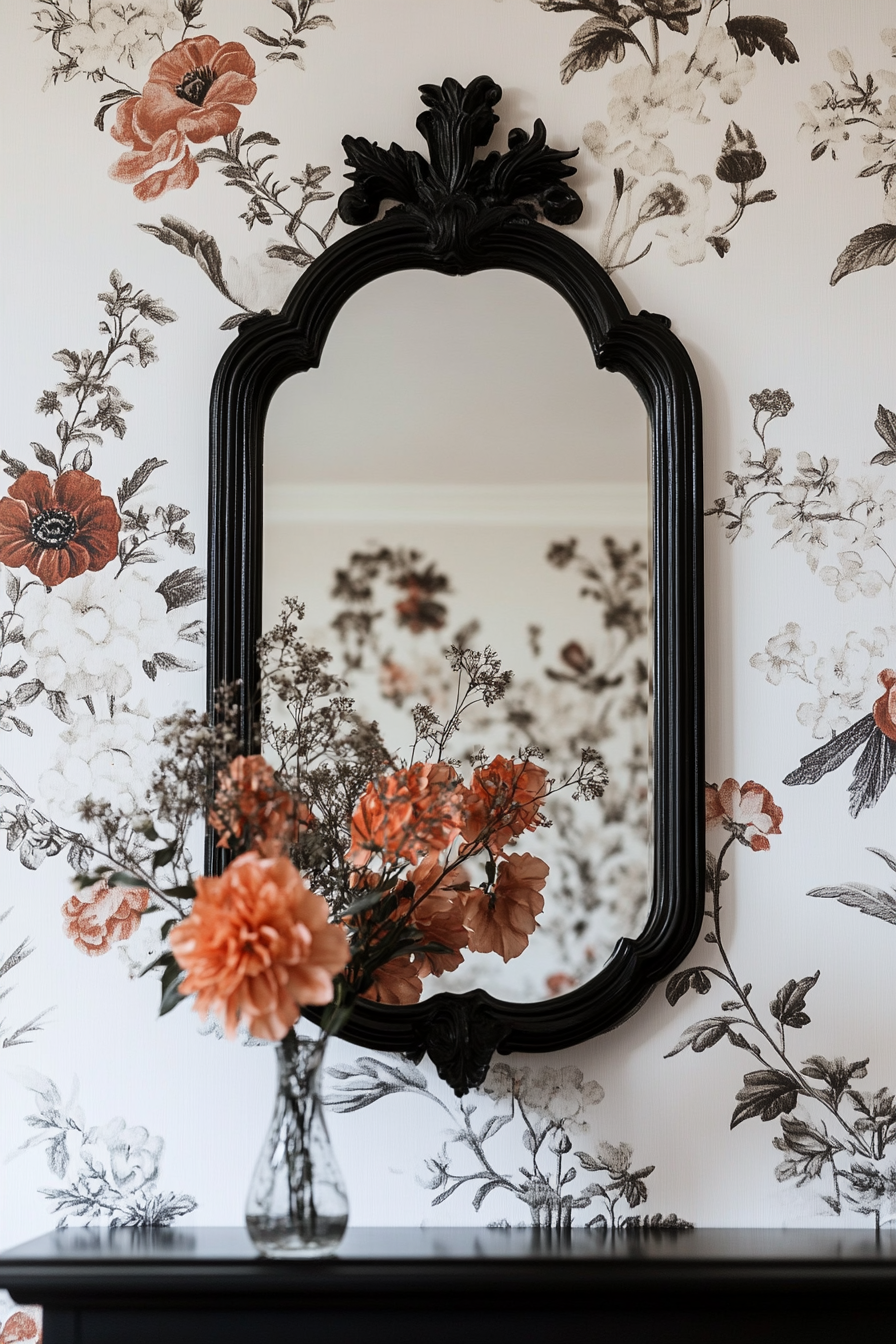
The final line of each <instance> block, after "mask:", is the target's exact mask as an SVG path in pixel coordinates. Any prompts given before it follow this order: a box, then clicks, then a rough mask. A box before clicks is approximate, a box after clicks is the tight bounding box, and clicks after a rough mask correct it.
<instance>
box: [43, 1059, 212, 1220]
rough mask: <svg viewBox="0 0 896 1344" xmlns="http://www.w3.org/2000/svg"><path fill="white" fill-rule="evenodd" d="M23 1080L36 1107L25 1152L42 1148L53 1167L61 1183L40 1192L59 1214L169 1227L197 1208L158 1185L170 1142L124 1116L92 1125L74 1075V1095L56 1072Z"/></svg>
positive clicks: (186, 1197)
mask: <svg viewBox="0 0 896 1344" xmlns="http://www.w3.org/2000/svg"><path fill="white" fill-rule="evenodd" d="M21 1082H22V1083H23V1084H24V1085H25V1087H27V1088H28V1089H29V1090H30V1091H31V1093H32V1094H33V1096H34V1102H35V1110H34V1112H33V1113H32V1114H31V1115H28V1116H26V1119H25V1123H26V1124H27V1125H28V1126H29V1127H30V1128H31V1129H32V1130H33V1131H34V1132H33V1133H32V1135H31V1136H30V1138H28V1139H26V1140H25V1142H24V1143H22V1144H20V1146H19V1151H20V1152H21V1151H25V1150H27V1149H30V1148H34V1147H39V1146H42V1147H43V1148H44V1151H45V1156H46V1161H47V1166H48V1167H49V1169H50V1172H51V1174H52V1175H53V1176H54V1177H55V1178H56V1180H57V1182H59V1184H57V1185H53V1186H47V1187H44V1188H43V1189H41V1191H40V1194H41V1195H43V1197H44V1199H45V1200H47V1201H48V1202H49V1203H50V1204H51V1205H52V1207H53V1212H54V1213H57V1214H59V1215H60V1218H59V1220H58V1222H57V1224H56V1226H57V1227H66V1226H67V1225H68V1223H69V1220H70V1219H77V1220H79V1224H80V1225H81V1226H84V1227H90V1226H91V1225H92V1224H94V1223H96V1222H97V1221H98V1220H101V1221H102V1222H103V1223H104V1224H108V1226H109V1227H167V1226H168V1225H169V1224H170V1223H171V1222H173V1221H174V1219H175V1218H181V1217H183V1215H184V1214H187V1213H192V1212H193V1210H194V1209H195V1208H196V1201H195V1200H194V1199H193V1198H192V1196H190V1195H185V1194H175V1193H172V1192H170V1191H160V1190H158V1188H157V1185H158V1177H159V1170H160V1167H161V1160H162V1153H163V1151H164V1148H165V1144H164V1140H163V1139H161V1138H160V1137H159V1136H158V1135H151V1134H150V1133H149V1130H148V1129H145V1128H144V1127H143V1126H142V1125H131V1126H128V1125H127V1124H126V1123H125V1121H124V1120H123V1119H121V1117H120V1116H116V1117H115V1118H114V1119H112V1120H110V1121H108V1123H107V1124H105V1125H88V1124H87V1122H86V1120H85V1117H84V1112H83V1110H82V1108H81V1106H80V1105H79V1104H78V1084H77V1080H75V1084H74V1087H73V1089H72V1094H71V1096H70V1097H69V1099H68V1101H63V1099H62V1093H61V1092H60V1091H59V1088H58V1087H57V1086H56V1084H55V1083H54V1082H53V1081H52V1079H50V1078H45V1077H44V1076H43V1075H42V1074H38V1073H34V1072H33V1071H31V1070H26V1071H23V1073H22V1074H21Z"/></svg>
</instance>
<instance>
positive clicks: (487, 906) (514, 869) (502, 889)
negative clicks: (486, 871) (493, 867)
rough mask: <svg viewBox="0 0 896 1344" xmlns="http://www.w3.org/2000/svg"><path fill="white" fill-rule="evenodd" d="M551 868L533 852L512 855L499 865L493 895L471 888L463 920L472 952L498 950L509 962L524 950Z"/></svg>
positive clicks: (540, 905)
mask: <svg viewBox="0 0 896 1344" xmlns="http://www.w3.org/2000/svg"><path fill="white" fill-rule="evenodd" d="M549 872H550V868H549V867H548V865H547V864H546V863H545V862H544V860H543V859H537V858H535V856H534V855H533V854H511V855H510V856H509V858H506V859H504V860H502V862H501V863H499V864H498V880H497V882H496V883H495V890H494V895H493V896H491V897H489V896H488V894H487V893H486V892H484V891H482V890H478V891H473V892H472V893H471V895H470V899H469V900H468V901H467V905H466V913H465V921H464V922H465V923H466V926H467V929H468V930H469V935H470V948H471V950H472V951H473V952H497V953H498V955H499V956H500V957H501V958H503V960H504V961H511V960H512V959H513V958H514V957H518V956H519V955H520V954H521V953H522V952H525V950H526V948H527V947H528V945H529V936H530V934H532V933H534V932H535V930H536V929H537V927H538V923H537V921H536V918H535V916H536V915H540V914H541V912H542V910H543V909H544V897H543V896H542V894H541V893H542V891H543V890H544V884H545V882H546V881H547V878H548V873H549Z"/></svg>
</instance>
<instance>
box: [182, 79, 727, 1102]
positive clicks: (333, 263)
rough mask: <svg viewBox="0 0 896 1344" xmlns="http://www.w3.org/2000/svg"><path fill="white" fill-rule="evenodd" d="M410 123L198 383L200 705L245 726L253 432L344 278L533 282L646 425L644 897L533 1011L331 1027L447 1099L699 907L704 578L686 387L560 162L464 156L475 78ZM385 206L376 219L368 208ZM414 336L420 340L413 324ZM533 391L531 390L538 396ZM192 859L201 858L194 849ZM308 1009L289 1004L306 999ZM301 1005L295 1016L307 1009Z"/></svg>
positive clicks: (697, 466) (648, 959) (602, 989)
mask: <svg viewBox="0 0 896 1344" xmlns="http://www.w3.org/2000/svg"><path fill="white" fill-rule="evenodd" d="M421 94H422V96H423V102H424V104H425V105H426V107H427V109H428V110H427V111H425V112H423V113H422V114H421V115H420V117H419V118H418V120H417V127H418V129H419V131H420V132H421V134H422V135H423V137H424V139H425V140H426V142H427V145H428V146H429V150H430V162H427V161H426V159H424V158H423V156H422V155H420V154H418V153H416V152H411V151H407V150H404V149H402V148H400V147H399V146H398V145H392V146H391V148H389V149H388V150H386V149H381V148H380V147H379V146H378V145H376V144H371V143H370V142H369V141H367V140H363V139H353V138H351V137H346V139H345V140H344V141H343V145H344V147H345V150H346V155H347V162H348V164H349V166H350V168H351V170H352V171H351V172H350V174H349V177H350V180H351V181H352V184H353V185H352V186H351V187H349V188H348V190H347V191H345V192H344V194H343V195H342V197H341V199H340V201H339V213H340V215H341V217H342V219H343V220H344V221H345V222H346V223H348V224H353V225H364V226H365V227H363V228H361V229H359V230H358V231H357V232H355V233H352V234H350V235H349V236H348V237H346V238H343V239H342V240H341V241H339V242H337V243H335V244H334V245H333V246H332V247H330V248H328V249H327V251H326V252H325V253H324V254H323V255H322V256H320V257H318V258H317V259H316V260H315V261H314V262H313V263H312V264H311V265H309V266H308V268H307V270H305V272H304V273H303V275H302V278H301V279H300V281H299V282H298V284H297V285H296V286H295V288H294V289H293V290H292V293H291V294H290V296H289V298H288V299H287V301H286V303H285V304H284V306H283V309H282V311H281V312H280V313H279V314H278V315H277V316H263V317H260V318H256V319H253V320H251V321H249V322H247V323H246V324H245V325H244V326H243V327H242V329H241V331H240V334H239V336H238V338H237V339H236V341H235V342H234V343H233V344H232V345H231V346H230V348H229V349H228V350H227V352H226V353H225V355H224V358H223V359H222V361H221V363H220V366H219V368H218V372H217V376H216V378H215V382H214V388H213V392H212V406H211V455H210V457H211V461H210V473H211V474H210V528H209V651H208V652H209V660H208V676H209V698H210V703H213V691H214V688H215V687H216V686H218V685H220V684H221V683H222V682H233V681H236V680H240V681H241V683H242V686H241V715H242V717H241V728H242V732H243V736H244V740H245V741H246V742H247V744H248V743H251V742H252V740H253V737H254V733H255V714H256V708H255V706H256V694H257V681H258V670H257V664H256V655H255V644H256V640H257V639H258V637H259V635H260V633H261V603H262V521H263V520H262V472H263V452H264V448H263V442H264V423H265V415H266V412H267V408H268V405H269V403H270V401H271V397H272V396H273V394H274V392H275V391H276V389H277V388H278V387H279V386H280V384H281V383H282V382H284V380H285V379H287V378H289V377H291V376H292V375H293V374H296V373H302V372H304V371H306V370H308V369H312V368H316V367H317V366H318V364H319V362H320V358H321V354H322V352H323V348H324V344H325V342H326V339H327V336H328V333H329V331H330V328H331V326H332V324H333V322H334V321H335V319H336V317H337V316H338V314H339V311H340V309H341V308H342V306H343V305H344V304H345V303H346V302H347V300H348V299H350V298H351V297H352V295H353V294H355V293H356V292H357V291H358V290H359V289H361V288H362V286H364V285H366V284H369V283H370V281H372V280H376V279H378V278H379V277H380V276H385V275H389V274H390V273H392V272H394V271H403V270H411V269H415V268H420V269H424V270H431V271H439V272H442V273H443V274H446V275H467V274H470V273H471V272H474V271H481V270H488V269H492V268H500V269H505V270H513V271H522V272H523V273H524V274H526V275H531V276H534V277H535V278H537V279H539V280H542V281H544V283H545V284H547V285H550V286H551V287H552V288H553V289H554V290H556V291H557V293H559V294H561V295H562V296H563V298H564V299H566V301H567V303H569V305H570V306H571V307H572V309H573V311H574V312H575V314H576V316H577V317H578V319H579V321H580V323H581V325H582V327H583V328H584V330H585V334H586V335H587V338H588V340H589V341H590V343H591V348H592V350H593V352H594V358H595V362H596V364H597V366H598V368H603V369H610V370H613V371H615V372H619V373H623V374H625V376H626V377H627V378H629V379H630V381H631V382H632V383H633V384H634V386H635V387H636V388H637V390H638V392H639V393H640V395H641V397H642V399H643V401H644V402H645V404H646V406H647V408H648V411H649V413H650V417H651V423H652V430H653V548H654V550H653V556H654V630H655V635H654V638H655V695H654V705H655V711H654V713H655V718H654V890H653V900H652V904H651V908H650V913H649V916H648V919H647V923H646V926H645V928H644V930H643V932H642V933H641V934H640V935H639V936H638V937H637V938H635V939H622V940H621V941H620V942H619V943H618V944H617V946H616V948H615V950H614V952H613V954H612V956H611V957H610V959H609V961H608V962H607V964H606V965H605V966H604V967H603V969H602V970H601V971H600V972H599V973H598V974H597V975H595V976H594V978H593V979H592V980H590V981H589V982H588V983H587V984H584V985H582V986H580V987H579V988H578V989H575V990H573V991H572V992H570V993H568V994H564V995H563V996H562V997H560V998H556V999H552V1000H549V1001H547V1002H540V1003H529V1004H517V1003H504V1002H500V1001H499V1000H497V999H495V998H493V997H492V996H491V995H490V994H488V993H486V992H485V991H484V990H474V991H472V992H469V993H466V994H460V995H457V994H451V993H449V992H445V993H439V994H437V995H435V996H434V997H432V998H430V999H428V1000H426V1001H424V1002H422V1003H418V1004H415V1005H413V1006H407V1007H390V1006H387V1005H382V1004H374V1003H369V1002H366V1001H363V1000H362V1001H361V1002H359V1004H358V1005H357V1008H356V1010H355V1013H354V1015H353V1017H352V1020H351V1022H350V1024H349V1026H348V1028H347V1029H346V1030H345V1032H344V1035H345V1036H346V1037H347V1039H348V1040H350V1041H352V1042H353V1043H354V1044H356V1045H360V1046H364V1047H366V1048H368V1049H375V1050H391V1051H397V1052H401V1053H404V1054H407V1055H410V1056H411V1057H413V1058H415V1059H419V1058H421V1057H422V1055H423V1054H424V1053H428V1054H429V1055H430V1057H431V1058H432V1060H433V1061H434V1063H435V1064H436V1067H437V1068H438V1070H439V1073H440V1074H441V1075H442V1077H443V1078H445V1079H446V1080H447V1081H448V1082H449V1083H450V1084H451V1085H452V1086H454V1087H455V1089H456V1090H457V1091H458V1093H459V1094H462V1093H463V1092H465V1091H466V1090H468V1088H469V1087H471V1086H475V1085H477V1084H478V1083H480V1082H481V1081H482V1080H483V1079H484V1077H485V1073H486V1071H487V1069H488V1065H489V1062H490V1060H491V1057H492V1054H493V1052H494V1051H496V1050H497V1051H499V1052H501V1053H502V1054H503V1053H508V1052H510V1051H547V1050H559V1049H563V1048H564V1047H566V1046H570V1045H574V1044H576V1043H577V1042H579V1041H583V1040H586V1039H588V1038H590V1037H592V1036H595V1035H597V1034H598V1033H600V1032H604V1031H607V1030H608V1029H609V1028H611V1027H614V1026H616V1025H617V1024H618V1023H619V1022H621V1021H622V1020H623V1019H624V1018H625V1017H627V1016H629V1015H630V1014H631V1013H632V1012H634V1010H635V1009H636V1008H637V1007H638V1006H639V1004H640V1003H641V1002H642V1000H643V999H644V998H645V997H646V996H647V994H648V993H649V992H650V990H651V989H652V988H653V987H654V985H655V984H656V983H657V982H658V981H659V980H660V979H662V978H663V977H664V976H665V975H667V974H668V973H669V972H671V971H672V970H673V969H674V968H675V967H676V966H677V965H678V964H679V962H680V961H681V960H682V958H683V957H684V956H685V954H686V953H687V952H688V951H689V950H690V948H691V947H692V946H693V944H694V942H695V941H696V938H697V935H698V932H699V929H700V924H701V919H702V915H703V905H704V893H703V886H704V883H703V848H704V846H703V804H702V799H703V581H702V580H703V573H702V514H701V507H700V505H701V499H702V489H701V406H700V391H699V387H698V385H697V379H696V375H695V372H694V368H693V365H692V363H691V361H690V359H689V357H688V354H687V351H686V350H685V349H684V347H683V346H682V345H681V343H680V342H679V341H678V340H677V338H676V337H675V336H674V335H673V334H672V332H671V331H670V328H669V322H668V320H667V319H666V318H664V317H657V316H653V315H651V314H649V313H641V314H639V316H637V317H634V316H631V315H630V314H629V313H628V311H627V309H626V307H625V304H624V303H623V300H622V298H621V296H620V295H619V293H618V292H617V290H616V288H615V287H614V285H613V284H612V282H611V281H610V279H609V278H608V276H607V274H606V272H605V271H604V270H603V269H602V268H601V266H599V265H598V263H597V262H596V261H595V260H594V258H593V257H591V256H590V255H589V253H588V252H586V251H585V250H584V249H583V248H582V247H580V246H579V245H578V243H575V242H573V241H572V240H571V239H570V238H568V237H567V236H565V235H564V234H562V233H560V232H559V231H558V229H556V228H549V227H547V225H545V224H543V223H540V222H539V218H538V217H539V216H543V217H544V218H545V219H546V220H547V221H548V222H549V223H551V224H555V225H563V224H571V223H574V222H575V220H577V219H578V218H579V216H580V214H581V211H582V203H581V201H580V199H579V197H578V196H577V194H576V193H575V192H574V191H573V190H572V188H571V187H570V186H569V185H568V183H567V182H566V179H567V178H568V177H570V176H572V174H573V173H574V172H575V169H574V168H572V167H571V166H570V165H569V164H568V162H567V160H568V159H570V158H572V157H573V155H572V154H570V153H563V152H560V151H558V150H554V149H551V148H550V147H549V146H548V145H547V144H546V140H545V128H544V125H543V124H542V123H541V122H540V121H537V122H536V123H535V129H534V132H533V134H532V136H529V135H527V134H526V133H525V132H524V131H521V130H513V131H511V132H510V135H509V137H508V150H507V152H506V153H504V154H500V153H497V152H492V153H491V154H489V155H488V156H486V157H484V158H480V159H476V158H475V157H474V155H475V150H476V148H477V147H479V146H482V145H486V144H487V143H488V141H489V139H490V138H491V134H492V130H493V128H494V125H495V123H496V122H497V120H498V118H497V116H496V115H495V113H494V112H493V110H492V109H493V107H494V106H495V104H496V103H497V102H498V101H499V100H500V97H501V90H500V88H499V87H498V85H497V84H495V82H494V81H493V80H491V79H489V78H488V77H486V76H481V77H480V78H478V79H476V80H474V81H473V83H472V84H470V85H469V86H468V87H467V88H463V87H462V86H461V85H460V84H458V83H457V81H456V80H446V81H445V83H444V84H443V85H442V86H441V87H438V86H435V85H426V86H424V87H423V88H422V89H421ZM384 202H385V203H392V208H390V209H388V210H387V211H386V213H385V215H384V216H383V217H382V218H378V216H379V215H380V212H381V207H382V205H383V203H384ZM424 334H425V333H424ZM543 395H544V396H547V397H549V396H550V389H549V388H545V389H544V392H543ZM207 860H208V862H207V870H208V871H213V870H214V869H215V867H216V863H218V864H219V863H220V851H218V852H217V855H216V853H215V850H214V845H213V843H212V844H210V845H209V848H208V855H207ZM306 1011H307V1010H306ZM308 1015H309V1016H313V1012H309V1013H308Z"/></svg>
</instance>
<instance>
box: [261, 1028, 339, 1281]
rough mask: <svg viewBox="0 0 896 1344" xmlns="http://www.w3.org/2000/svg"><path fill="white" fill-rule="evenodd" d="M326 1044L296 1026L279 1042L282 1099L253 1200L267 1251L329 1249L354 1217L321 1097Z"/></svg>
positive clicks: (284, 1254)
mask: <svg viewBox="0 0 896 1344" xmlns="http://www.w3.org/2000/svg"><path fill="white" fill-rule="evenodd" d="M325 1047H326V1040H325V1039H324V1040H322V1041H312V1040H308V1039H307V1038H305V1037H297V1036H296V1035H295V1034H294V1032H289V1033H288V1034H287V1036H286V1037H285V1039H284V1040H282V1041H281V1042H280V1044H279V1045H278V1047H277V1060H278V1065H279V1082H278V1088H277V1101H276V1105H275V1106H274V1115H273V1119H272V1120H271V1124H270V1128H269V1129H268V1133H267V1137H266V1138H265V1141H264V1147H263V1148H262V1150H261V1154H260V1156H259V1159H258V1162H257V1163H256V1166H255V1172H254V1175H253V1177H252V1185H251V1188H250V1191H249V1199H248V1202H247V1204H246V1227H247V1228H248V1231H249V1236H250V1237H251V1238H252V1240H253V1242H254V1243H255V1245H256V1247H257V1248H258V1250H259V1251H260V1252H261V1254H262V1255H266V1256H270V1257H273V1258H276V1259H297V1258H301V1257H310V1256H320V1255H327V1254H328V1253H330V1252H332V1251H335V1249H336V1247H337V1246H338V1245H339V1243H340V1241H341V1240H342V1237H343V1235H344V1233H345V1229H346V1226H347V1225H348V1199H347V1198H346V1194H345V1187H344V1185H343V1181H342V1173H341V1172H340V1170H339V1166H338V1163H337V1162H336V1158H335V1156H334V1154H333V1149H332V1146H331V1144H330V1136H329V1134H328V1133H327V1126H326V1121H325V1119H324V1108H323V1103H322V1101H321V1098H320V1090H319V1089H320V1076H321V1066H322V1063H323V1056H324V1049H325Z"/></svg>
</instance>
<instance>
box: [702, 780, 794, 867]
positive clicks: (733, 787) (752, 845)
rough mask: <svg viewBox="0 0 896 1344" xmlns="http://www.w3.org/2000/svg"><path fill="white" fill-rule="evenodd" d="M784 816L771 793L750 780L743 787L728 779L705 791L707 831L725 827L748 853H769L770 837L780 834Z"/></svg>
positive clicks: (710, 786)
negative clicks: (766, 850) (760, 851)
mask: <svg viewBox="0 0 896 1344" xmlns="http://www.w3.org/2000/svg"><path fill="white" fill-rule="evenodd" d="M783 818H784V813H783V811H782V809H781V808H780V807H778V805H777V803H776V802H775V800H774V798H773V797H772V796H771V794H770V793H769V791H768V789H766V788H764V787H763V786H762V785H761V784H757V783H756V782H755V781H754V780H752V779H748V780H747V782H746V784H744V786H743V787H741V786H740V784H738V782H737V780H736V779H726V780H725V781H724V782H723V783H722V784H720V785H719V787H718V788H716V787H715V786H714V785H711V784H709V785H707V787H706V828H707V830H712V829H713V827H715V826H723V827H724V828H725V830H726V831H729V832H730V833H731V834H732V835H733V836H734V838H735V839H736V840H738V841H739V842H740V844H742V845H746V846H747V847H748V848H749V849H753V850H764V849H769V848H770V845H769V842H768V837H769V836H770V835H780V834H781V822H782V820H783Z"/></svg>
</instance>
